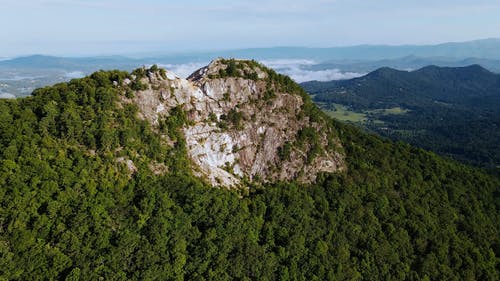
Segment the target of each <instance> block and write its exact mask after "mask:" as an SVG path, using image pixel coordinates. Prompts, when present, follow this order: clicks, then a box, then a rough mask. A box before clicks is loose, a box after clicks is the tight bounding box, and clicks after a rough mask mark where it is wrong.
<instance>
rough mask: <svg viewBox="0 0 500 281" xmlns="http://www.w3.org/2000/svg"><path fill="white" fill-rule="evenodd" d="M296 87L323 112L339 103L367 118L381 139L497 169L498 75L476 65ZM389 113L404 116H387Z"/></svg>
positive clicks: (367, 124)
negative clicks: (398, 141) (311, 95)
mask: <svg viewBox="0 0 500 281" xmlns="http://www.w3.org/2000/svg"><path fill="white" fill-rule="evenodd" d="M302 86H303V87H304V88H305V89H306V90H307V91H308V92H310V93H311V94H313V95H314V100H315V101H316V102H319V103H323V107H324V108H325V109H332V105H333V104H339V105H344V106H347V107H348V108H350V109H351V110H353V111H356V112H358V113H363V114H367V115H368V116H369V117H368V119H367V120H366V121H365V122H364V124H363V126H365V127H366V128H368V129H370V130H373V131H375V132H377V133H379V134H381V135H383V136H387V137H390V138H392V139H394V140H403V141H406V142H410V143H412V144H414V145H418V146H420V147H423V148H426V149H430V150H433V151H435V152H437V153H440V154H443V155H448V156H452V157H454V158H456V159H459V160H461V161H464V162H468V163H472V164H476V165H481V166H486V167H490V168H495V167H498V166H500V146H499V144H500V131H499V130H498V127H499V126H500V75H499V74H495V73H492V72H490V71H488V70H486V69H484V68H482V67H481V66H479V65H470V66H467V67H456V68H455V67H437V66H427V67H424V68H421V69H419V70H415V71H411V72H408V71H401V70H395V69H391V68H380V69H378V70H376V71H373V72H371V73H369V74H367V75H366V76H363V77H359V78H355V79H351V80H343V81H331V82H308V83H304V84H302ZM334 107H335V106H334V105H333V108H334ZM389 109H400V110H401V109H402V110H403V111H406V112H403V113H404V114H388V110H389ZM400 113H401V111H400ZM374 121H376V122H374Z"/></svg>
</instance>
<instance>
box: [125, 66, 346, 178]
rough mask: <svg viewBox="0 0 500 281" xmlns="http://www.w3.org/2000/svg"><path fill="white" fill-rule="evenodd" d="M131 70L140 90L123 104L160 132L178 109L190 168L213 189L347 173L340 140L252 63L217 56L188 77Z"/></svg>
mask: <svg viewBox="0 0 500 281" xmlns="http://www.w3.org/2000/svg"><path fill="white" fill-rule="evenodd" d="M134 73H143V74H144V75H140V77H136V79H139V81H140V83H141V84H143V85H145V87H142V88H141V89H139V90H138V91H137V92H136V93H135V94H134V97H133V98H131V99H128V98H126V99H124V102H126V103H127V102H134V103H135V104H137V105H138V107H139V115H140V117H141V118H143V119H146V120H148V121H149V122H150V123H151V124H153V126H155V127H158V128H159V127H161V126H162V124H163V123H164V122H165V121H164V120H166V119H167V118H169V117H171V115H172V112H173V110H175V109H177V110H181V111H182V112H184V113H185V116H186V117H185V118H186V122H185V124H184V125H183V126H182V128H181V130H182V134H183V136H184V138H185V144H186V150H187V154H188V156H189V158H190V159H191V162H192V164H193V171H194V173H195V174H196V175H197V176H199V177H202V178H205V179H207V181H208V182H210V183H211V184H212V185H214V186H226V187H237V186H239V185H240V183H242V182H243V181H244V180H245V179H248V180H256V179H259V180H261V181H264V182H273V181H288V180H295V179H297V180H299V181H302V182H310V181H313V180H315V178H316V175H317V174H318V173H320V172H336V171H339V170H343V169H344V168H345V166H344V160H343V159H344V156H343V153H342V152H341V151H342V147H341V145H340V141H339V140H338V138H337V137H336V134H335V132H334V131H333V130H332V129H331V128H328V126H327V125H326V121H325V119H323V117H322V115H321V114H322V113H321V111H320V110H319V109H317V108H316V107H315V106H314V105H313V104H312V102H311V101H310V99H308V96H307V94H306V93H304V92H303V90H302V89H301V88H300V86H298V85H297V84H296V83H295V82H293V81H292V80H291V79H290V78H288V77H285V76H282V75H279V74H277V73H276V72H274V71H273V70H270V69H268V68H266V67H264V66H262V65H260V64H258V63H257V62H255V61H246V60H236V59H229V60H226V59H216V60H214V61H212V62H211V63H210V64H209V65H208V66H205V67H203V68H201V69H199V70H197V71H195V72H194V73H193V74H192V75H191V76H189V78H188V79H182V78H179V77H177V76H175V75H174V74H173V73H171V72H169V71H166V70H162V69H156V68H155V69H153V70H146V69H143V70H141V71H135V72H134ZM169 142H171V140H166V143H169Z"/></svg>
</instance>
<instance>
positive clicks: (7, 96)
mask: <svg viewBox="0 0 500 281" xmlns="http://www.w3.org/2000/svg"><path fill="white" fill-rule="evenodd" d="M15 98H16V96H14V95H13V94H9V93H0V99H15Z"/></svg>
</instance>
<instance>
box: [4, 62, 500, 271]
mask: <svg viewBox="0 0 500 281" xmlns="http://www.w3.org/2000/svg"><path fill="white" fill-rule="evenodd" d="M215 66H216V68H209V69H208V70H207V71H206V73H204V74H206V76H203V77H204V78H203V79H206V80H204V81H205V82H206V83H222V82H224V81H232V82H231V85H239V86H240V87H241V88H240V89H239V90H238V91H235V92H231V91H230V92H229V94H231V93H233V94H236V93H244V92H245V91H246V90H244V86H245V85H247V86H249V85H250V86H251V85H253V84H252V81H253V82H256V83H259V82H265V85H266V87H264V88H262V90H263V91H261V90H257V91H255V92H253V94H254V95H255V96H254V97H255V101H254V102H255V103H254V106H256V108H255V109H254V110H255V111H256V112H259V113H260V112H261V110H266V111H265V112H267V113H266V114H271V113H279V112H281V113H282V114H288V113H289V112H288V113H287V112H286V109H289V110H291V108H294V107H288V106H285V105H286V104H281V102H280V100H281V99H282V98H283V97H288V95H289V96H291V97H298V99H297V103H298V104H299V105H300V106H299V107H298V109H297V113H298V114H297V115H294V116H295V117H294V119H291V120H283V122H292V123H291V124H295V125H296V126H299V125H300V127H298V128H297V130H296V131H293V130H294V129H293V128H294V126H295V125H294V126H292V127H291V128H290V129H289V130H292V131H293V132H294V134H296V135H295V136H293V134H292V135H290V136H289V135H287V133H285V131H283V134H284V135H286V136H289V137H290V139H287V140H286V141H285V142H284V145H283V146H279V147H278V148H275V149H274V150H275V151H274V155H275V157H271V158H269V159H270V160H273V161H276V162H275V163H284V162H286V161H290V159H291V158H289V157H292V158H294V157H296V161H295V162H294V163H297V165H299V167H301V169H304V167H309V166H314V167H317V169H315V170H314V172H315V173H317V176H316V177H315V178H314V179H312V178H311V179H308V180H303V177H301V175H300V173H295V172H293V176H290V177H284V178H281V177H279V176H278V175H281V172H282V170H278V168H283V165H281V167H278V168H274V169H276V170H274V172H276V173H274V172H273V173H272V174H267V173H263V174H261V175H260V176H253V175H256V174H252V173H251V172H245V173H248V174H244V175H252V178H250V177H249V176H243V177H241V179H240V181H239V183H238V185H237V186H232V185H223V184H222V183H221V184H217V183H215V186H217V187H215V188H214V187H213V185H214V182H213V181H212V180H211V178H210V175H209V174H207V171H212V170H210V169H209V170H203V169H202V166H200V162H197V161H198V160H199V159H203V158H199V157H198V156H200V155H199V154H194V153H193V152H192V150H191V148H190V143H189V141H187V139H188V138H189V136H187V135H186V132H188V131H189V128H191V127H192V126H196V122H197V121H195V119H194V118H195V117H196V116H197V115H196V114H202V113H196V112H194V111H192V110H189V111H187V112H185V111H184V109H185V108H186V107H185V106H187V107H189V106H191V105H192V106H194V108H196V105H197V104H198V102H197V101H196V100H195V99H193V100H192V99H191V98H190V99H189V100H188V102H187V103H182V102H181V103H179V99H178V97H186V96H185V95H181V94H182V93H186V92H184V91H180V89H181V88H182V87H180V86H182V85H181V84H182V83H187V82H181V81H178V80H176V78H175V77H172V76H170V75H171V73H169V72H165V71H164V70H161V69H157V68H156V67H152V68H151V69H139V70H136V71H134V72H133V73H132V74H129V73H125V72H120V71H108V72H97V73H94V74H92V75H91V76H89V77H86V78H83V79H76V80H72V81H71V82H69V83H63V84H58V85H55V86H53V87H46V88H43V89H39V90H36V91H35V92H34V93H33V96H32V97H28V98H24V99H17V100H0V278H1V279H5V280H40V279H47V280H183V279H184V280H234V279H236V280H353V279H354V280H421V279H423V280H425V279H427V280H429V279H431V280H445V279H446V280H448V279H452V280H498V279H499V278H500V275H499V270H498V257H499V255H500V235H499V228H498V223H497V222H498V221H499V219H500V218H499V212H498V209H499V207H500V201H499V192H500V187H499V186H500V180H499V179H498V178H496V177H493V176H491V175H488V174H485V173H483V172H482V171H480V170H477V169H474V168H471V167H468V166H464V165H462V164H458V163H456V162H453V161H449V160H445V159H442V158H440V157H438V156H436V155H435V154H433V153H430V152H426V151H423V150H421V149H417V148H414V147H411V146H409V145H406V144H402V143H392V142H390V141H387V140H383V139H381V138H379V137H376V136H373V135H369V134H366V133H363V132H361V131H360V130H358V129H356V128H355V127H353V126H350V125H344V124H341V123H339V122H337V121H334V120H332V119H330V118H328V117H326V116H325V115H324V114H322V113H321V112H320V111H319V110H318V109H317V108H316V107H315V106H314V105H313V104H312V103H311V101H310V100H309V99H308V97H307V95H306V94H305V92H303V91H302V90H301V89H300V87H298V86H297V85H296V84H295V83H293V82H292V81H291V80H290V79H289V78H287V77H284V76H281V75H277V74H276V73H274V72H273V71H271V70H268V69H266V68H264V67H262V66H260V65H258V64H255V63H254V62H243V61H234V60H219V61H217V63H216V64H215ZM250 68H251V69H254V70H255V72H252V71H250ZM214 69H217V71H216V72H214V73H211V72H210V71H211V70H214ZM202 72H203V71H202ZM200 73H201V72H200ZM259 73H261V74H262V73H264V74H266V75H260V76H259ZM209 74H210V76H209ZM196 77H197V76H196V75H195V76H193V77H192V79H191V80H190V81H200V80H198V78H196ZM165 80H169V81H177V82H178V83H179V85H178V86H179V88H175V84H169V85H173V87H174V89H169V90H171V92H170V94H171V95H165V96H164V95H163V94H162V91H164V89H163V88H162V87H161V85H162V84H161V83H160V84H158V83H157V82H158V81H165ZM217 81H218V82H217ZM167 82H168V81H165V83H167ZM162 83H163V82H162ZM168 83H171V82H168ZM172 83H173V82H172ZM211 85H213V84H211ZM184 86H186V87H188V88H189V87H190V86H189V85H184ZM268 86H270V88H269V87H268ZM182 89H184V88H182ZM201 89H204V91H205V92H204V93H207V92H210V91H207V88H206V87H202V88H201ZM211 89H215V88H211ZM219 89H224V88H219ZM231 89H232V88H231ZM271 89H274V91H268V90H271ZM177 90H179V91H177ZM194 90H195V91H194V92H197V90H196V89H194ZM214 91H215V90H214ZM175 93H177V94H179V95H176V94H175ZM212 93H214V92H212ZM247 93H248V92H247ZM215 96H217V95H215ZM227 96H228V95H222V98H224V97H227ZM229 96H230V97H231V99H232V98H233V96H232V95H229ZM147 97H162V98H161V99H165V100H163V102H165V104H167V105H168V104H169V102H170V103H171V104H172V105H173V106H172V107H170V108H168V110H167V109H165V108H167V107H164V108H163V109H162V110H158V108H161V106H160V104H157V103H152V104H150V106H153V105H154V107H153V108H152V109H151V108H150V109H149V110H148V107H147V106H148V103H147V102H145V99H147ZM174 97H175V99H174ZM139 99H142V100H139ZM227 99H229V97H227ZM174 100H175V101H174ZM150 101H155V102H156V101H157V100H153V99H150ZM261 101H264V102H263V103H261ZM191 102H192V103H191ZM224 102H228V101H224ZM210 103H211V102H210V101H207V102H206V103H205V104H210ZM218 103H220V106H219V105H217V107H216V108H218V109H223V110H225V109H224V108H225V107H224V103H223V101H218ZM162 104H163V103H162ZM165 104H164V106H165ZM216 104H217V103H216ZM278 104H280V105H281V106H278ZM273 105H274V106H273ZM214 106H215V105H214ZM248 106H249V104H240V105H239V107H236V108H238V109H241V110H242V113H241V115H240V114H235V113H233V115H237V116H233V117H232V118H229V117H227V115H225V117H223V118H222V116H223V115H224V113H223V112H218V111H215V112H214V111H210V110H212V109H211V108H212V107H209V109H207V110H208V112H207V114H208V115H209V119H211V120H208V121H209V122H208V124H212V123H215V124H218V128H219V129H220V131H219V133H222V132H224V131H225V132H227V133H228V134H233V133H234V134H237V133H238V132H240V130H242V131H245V130H246V128H248V127H252V126H253V125H252V124H255V123H254V122H260V121H259V119H258V117H257V116H256V117H255V119H254V120H253V119H252V116H251V115H250V116H249V118H247V116H246V113H247V112H248V110H250V109H249V107H248ZM257 107H258V108H257ZM280 108H281V110H280ZM243 109H246V110H243ZM163 110H165V111H163ZM269 110H270V111H269ZM238 112H240V111H238ZM210 113H214V114H213V115H215V117H214V116H213V115H212V114H210ZM217 113H220V115H219V116H218V115H217ZM300 113H302V114H300ZM238 116H239V117H238ZM266 116H267V115H266ZM268 116H274V115H268ZM291 116H292V115H290V118H292V117H291ZM155 118H158V119H155ZM295 118H296V119H295ZM300 120H303V121H300ZM155 121H156V122H155ZM222 121H224V122H222ZM210 122H211V123H210ZM262 122H263V121H262ZM266 126H272V125H271V124H269V123H266ZM276 128H280V127H279V126H276ZM307 128H310V129H307ZM265 129H267V128H265ZM257 130H259V129H258V128H257ZM277 132H279V130H277ZM214 133H216V132H214ZM263 138H264V139H265V135H264V137H263ZM329 143H331V144H332V145H328V144H329ZM333 144H334V145H333ZM224 151H225V150H224V149H222V152H221V151H220V150H219V152H220V153H223V152H224ZM232 151H233V150H231V153H238V152H239V151H238V149H235V151H234V152H232ZM224 153H226V152H224ZM335 153H338V154H335ZM227 154H229V152H227ZM224 155H226V154H224ZM245 155H246V154H245ZM255 155H258V153H256V154H255ZM266 155H268V156H269V155H271V156H272V153H269V154H266ZM294 155H295V156H294ZM299 155H300V157H299ZM335 155H340V156H335ZM196 157H198V158H196ZM330 157H333V158H330ZM197 159H198V160H197ZM238 159H240V160H241V158H238ZM315 159H327V160H328V159H330V160H331V159H334V160H336V161H338V162H336V163H338V166H337V167H343V168H342V169H338V168H337V169H332V170H323V169H322V167H324V166H323V165H320V164H315V163H316V162H315V161H316V160H315ZM240 160H238V161H240ZM292 162H293V161H292ZM238 163H240V162H238ZM254 163H255V162H254ZM318 163H319V162H318ZM269 165H271V164H269ZM315 165H318V166H315ZM284 166H286V165H284ZM216 167H218V166H217V165H216ZM268 167H273V166H272V165H271V166H268ZM292 167H295V166H292ZM217 171H218V170H217ZM248 171H252V170H251V169H250V170H248ZM292 171H294V170H293V169H292ZM227 172H228V173H230V174H231V175H232V176H235V175H236V176H237V174H236V172H235V171H234V167H233V170H231V167H227ZM274 175H276V176H274ZM221 186H226V187H231V188H232V189H231V190H227V188H221Z"/></svg>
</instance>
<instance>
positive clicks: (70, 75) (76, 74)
mask: <svg viewBox="0 0 500 281" xmlns="http://www.w3.org/2000/svg"><path fill="white" fill-rule="evenodd" d="M64 76H66V77H67V78H70V79H73V78H82V77H84V76H85V74H84V73H83V72H82V71H71V72H67V73H65V74H64Z"/></svg>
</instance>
